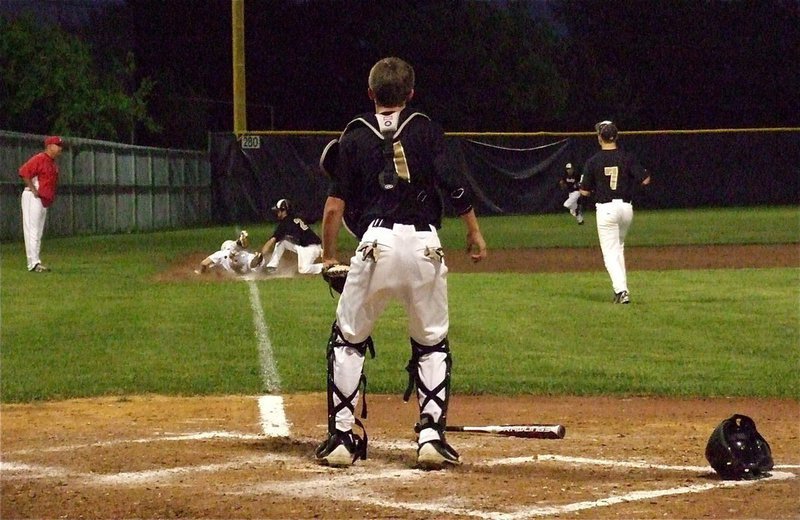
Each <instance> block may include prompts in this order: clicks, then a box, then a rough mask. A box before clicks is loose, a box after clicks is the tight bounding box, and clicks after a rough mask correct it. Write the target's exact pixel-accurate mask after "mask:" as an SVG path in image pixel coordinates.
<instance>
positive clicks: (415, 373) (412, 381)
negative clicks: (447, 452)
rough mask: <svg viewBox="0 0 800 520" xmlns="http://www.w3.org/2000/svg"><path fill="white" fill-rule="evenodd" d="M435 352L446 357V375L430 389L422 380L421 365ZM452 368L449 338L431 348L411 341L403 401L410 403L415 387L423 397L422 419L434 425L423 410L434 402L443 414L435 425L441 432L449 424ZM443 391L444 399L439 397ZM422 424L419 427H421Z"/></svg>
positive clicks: (421, 403) (421, 404) (421, 405)
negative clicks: (425, 357)
mask: <svg viewBox="0 0 800 520" xmlns="http://www.w3.org/2000/svg"><path fill="white" fill-rule="evenodd" d="M433 352H442V353H444V354H445V355H446V357H445V374H444V377H443V378H442V380H441V381H440V382H439V383H438V384H437V385H435V386H434V387H433V388H428V387H426V386H425V384H424V383H423V382H422V379H421V378H420V375H419V363H420V358H421V357H422V356H424V355H426V354H430V353H433ZM452 366H453V358H452V356H451V355H450V343H449V342H448V340H447V338H444V339H443V340H442V341H440V342H439V343H437V344H435V345H430V346H426V345H421V344H419V343H417V342H416V341H414V340H413V339H412V340H411V359H410V360H409V361H408V365H407V366H406V370H407V371H408V387H406V391H405V394H403V400H404V401H408V400H409V399H410V398H411V394H412V392H413V391H414V386H416V387H417V393H418V395H419V396H420V397H422V401H421V402H420V403H419V409H420V414H421V417H422V418H424V417H427V418H428V422H430V423H433V418H432V417H431V416H430V415H429V414H423V413H422V410H424V409H425V406H426V405H427V404H428V403H429V402H431V401H433V402H434V403H436V404H437V405H438V406H439V409H440V410H441V414H440V415H439V420H438V421H436V422H435V423H433V424H436V428H437V430H438V431H440V432H443V431H444V427H445V425H446V424H447V408H448V404H449V401H450V372H451V369H452ZM442 390H444V397H443V398H442V397H439V396H438V394H439V392H441V391H442ZM421 423H422V421H420V424H421ZM420 424H418V425H417V426H418V427H419V426H420ZM426 426H428V425H426ZM417 433H419V430H417Z"/></svg>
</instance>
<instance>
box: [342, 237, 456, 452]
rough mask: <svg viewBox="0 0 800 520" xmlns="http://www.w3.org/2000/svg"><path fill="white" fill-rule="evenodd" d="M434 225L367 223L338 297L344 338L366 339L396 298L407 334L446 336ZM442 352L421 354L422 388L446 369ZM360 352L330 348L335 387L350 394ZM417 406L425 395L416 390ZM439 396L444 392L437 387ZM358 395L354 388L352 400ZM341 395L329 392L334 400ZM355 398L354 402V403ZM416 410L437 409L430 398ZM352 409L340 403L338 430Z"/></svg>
mask: <svg viewBox="0 0 800 520" xmlns="http://www.w3.org/2000/svg"><path fill="white" fill-rule="evenodd" d="M441 247H442V245H441V242H440V240H439V236H438V235H437V233H436V231H435V229H434V228H432V227H431V230H430V231H417V230H416V229H415V228H414V226H409V225H404V224H394V227H393V228H392V229H386V228H382V227H369V228H368V229H367V231H366V232H365V233H364V236H363V238H362V239H361V242H360V244H359V247H358V249H357V250H356V254H355V255H354V256H353V257H352V258H351V259H350V273H349V274H348V276H347V284H346V285H345V288H344V292H343V293H342V295H341V296H340V297H339V304H338V307H337V309H336V323H337V324H338V326H339V329H340V330H341V332H342V335H343V337H344V339H345V340H347V341H348V342H350V343H356V344H358V343H361V342H363V341H365V340H366V339H367V338H368V337H369V336H370V335H371V334H372V330H373V328H374V327H375V323H376V322H377V320H378V318H379V317H380V316H381V314H382V313H383V311H384V310H385V309H386V307H387V305H388V304H389V303H390V302H391V301H392V300H398V301H399V302H400V303H401V304H402V305H403V307H404V308H405V311H406V314H407V315H408V335H409V336H410V337H411V338H412V339H413V340H414V341H416V342H417V343H420V344H422V345H435V344H437V343H439V342H441V341H442V340H444V339H445V338H446V337H447V333H448V329H449V327H450V319H449V310H448V302H447V266H446V265H445V263H444V258H443V257H442V256H440V255H438V254H437V252H438V253H441ZM446 359H447V354H446V353H444V352H432V353H429V354H425V355H423V356H422V357H421V358H420V362H419V375H420V378H421V380H422V382H423V384H424V385H425V386H426V387H427V388H435V387H436V386H437V385H439V383H441V382H442V381H443V380H444V378H445V375H446V372H447V367H446ZM363 365H364V356H362V355H360V354H359V353H358V352H357V351H356V350H355V349H353V348H349V347H348V348H336V349H334V365H333V375H334V381H335V383H336V386H337V388H339V390H341V391H342V393H343V394H344V395H350V394H352V393H353V392H355V391H356V389H357V388H358V383H359V381H360V378H361V371H362V368H363ZM417 395H418V399H419V404H420V406H421V405H422V403H423V401H424V399H423V397H422V396H421V395H420V394H419V392H418V394H417ZM437 396H438V397H440V398H444V396H445V390H444V389H442V390H441V391H440V392H439V393H438V394H437ZM357 400H358V395H357V394H356V401H357ZM339 402H340V399H339V397H338V396H335V395H334V404H335V405H338V404H339ZM355 404H356V403H353V405H354V408H355ZM420 413H428V414H430V415H431V417H432V419H433V420H434V421H438V420H439V418H440V416H441V413H442V410H441V409H440V408H439V405H438V404H436V403H435V402H433V401H432V400H429V401H428V402H427V404H426V405H425V409H422V410H420ZM353 423H354V417H353V413H352V412H351V411H350V410H349V409H347V408H345V409H343V410H341V411H339V412H337V414H336V427H337V429H339V430H341V431H347V430H350V429H351V428H352V427H353ZM436 438H438V433H437V432H436V431H435V430H434V429H432V428H426V429H424V430H423V431H422V432H420V438H419V442H420V443H424V442H427V441H429V440H433V439H436Z"/></svg>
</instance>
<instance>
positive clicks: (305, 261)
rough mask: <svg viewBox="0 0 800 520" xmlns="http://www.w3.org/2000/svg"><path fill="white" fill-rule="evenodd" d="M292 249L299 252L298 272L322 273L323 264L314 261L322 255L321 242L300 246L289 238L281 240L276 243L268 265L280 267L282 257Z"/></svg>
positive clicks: (296, 252)
mask: <svg viewBox="0 0 800 520" xmlns="http://www.w3.org/2000/svg"><path fill="white" fill-rule="evenodd" d="M287 250H288V251H292V252H294V253H295V254H297V272H298V273H300V274H320V273H321V272H322V264H321V263H314V262H315V261H316V260H317V259H318V258H319V257H321V256H322V246H321V245H319V244H312V245H310V246H298V245H297V244H295V243H293V242H291V241H289V240H281V241H280V242H277V243H276V244H275V248H274V249H273V250H272V257H271V258H270V259H269V262H267V267H271V268H275V269H277V268H278V264H280V263H281V257H283V253H285V252H286V251H287Z"/></svg>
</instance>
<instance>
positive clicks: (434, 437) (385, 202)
mask: <svg viewBox="0 0 800 520" xmlns="http://www.w3.org/2000/svg"><path fill="white" fill-rule="evenodd" d="M368 95H369V97H370V99H372V100H373V101H374V103H375V111H374V112H372V113H368V114H362V115H360V116H358V117H356V118H355V119H354V120H353V121H352V122H351V123H350V124H348V125H347V127H346V128H345V130H344V132H343V133H342V135H341V137H340V138H339V140H338V141H336V140H334V141H333V142H332V143H331V144H329V145H328V147H326V149H325V152H323V157H322V158H321V161H320V164H321V165H322V166H323V168H324V169H325V170H326V171H327V172H328V173H329V174H330V175H331V182H330V188H329V191H328V198H327V200H326V201H325V210H324V212H323V221H322V242H323V250H324V254H323V262H324V264H325V265H326V266H327V265H334V264H336V263H338V262H339V260H338V258H337V250H336V247H337V237H338V234H339V230H340V228H341V225H342V223H344V224H345V225H346V227H347V228H348V229H349V230H350V231H351V232H353V234H354V235H355V236H356V237H357V238H358V239H359V244H358V247H357V248H356V251H355V253H354V255H353V256H352V258H351V259H350V273H349V275H348V276H347V281H346V282H345V285H344V289H343V290H342V294H341V296H340V298H339V304H338V307H337V309H336V321H334V323H333V326H332V328H331V329H332V330H331V334H330V338H329V340H328V351H327V355H328V436H327V438H326V440H325V441H323V442H322V444H320V446H319V447H318V448H317V450H316V452H315V456H316V458H317V460H319V461H321V462H323V463H325V464H329V465H331V466H349V465H351V464H352V463H354V462H355V461H356V460H358V459H359V458H366V440H367V436H366V430H364V427H363V424H362V423H361V421H360V420H358V419H356V418H355V415H354V413H355V409H356V405H357V403H358V400H359V389H360V387H361V384H362V382H365V379H364V378H363V366H364V356H365V354H366V352H367V351H368V350H369V351H370V352H372V353H373V355H374V345H373V342H372V338H371V334H372V330H373V327H374V326H375V323H376V322H377V320H378V318H379V317H380V315H381V314H382V313H383V310H384V309H385V308H386V306H387V305H388V304H389V303H390V301H391V300H399V301H400V302H401V303H402V305H403V307H404V308H405V310H406V312H407V314H408V335H409V336H410V344H411V359H410V360H409V362H408V366H407V367H406V370H407V371H408V374H409V384H408V388H407V389H406V393H405V396H404V398H405V400H408V399H409V398H410V397H411V395H412V393H413V391H414V387H416V390H417V391H416V396H417V402H418V405H419V422H418V423H417V425H416V427H415V428H414V429H415V432H416V433H417V445H418V449H417V464H418V465H419V466H420V467H442V466H446V465H452V464H459V463H460V462H461V459H460V457H459V455H458V453H457V452H456V451H455V450H454V449H453V448H452V447H451V446H450V445H449V444H448V443H447V441H446V440H445V434H444V432H445V425H446V420H447V410H448V403H449V395H450V370H451V366H452V358H451V356H450V345H449V342H448V338H447V335H448V330H449V324H450V322H449V313H448V305H447V265H446V264H445V261H444V252H443V250H442V245H441V242H440V241H439V236H438V234H437V229H438V228H439V227H440V226H441V220H442V202H443V198H442V197H443V196H444V197H447V198H448V199H449V201H450V202H451V203H452V205H453V207H454V208H455V209H456V211H457V212H458V214H459V215H460V216H461V220H462V221H463V223H464V225H465V227H466V231H467V235H466V239H467V252H468V253H469V254H470V255H471V257H472V260H473V261H475V262H477V261H480V260H482V259H483V258H485V257H486V242H485V241H484V239H483V236H482V234H481V231H480V227H479V226H478V220H477V218H476V217H475V212H474V211H473V209H472V205H471V202H470V197H469V193H468V192H467V190H466V189H465V188H464V186H463V185H462V184H460V183H459V182H458V172H457V171H456V170H455V169H454V168H453V167H452V165H451V164H450V162H449V161H448V159H447V155H446V153H445V146H444V133H443V132H442V129H441V128H440V127H439V126H438V125H437V124H435V123H433V122H432V121H431V120H430V118H429V117H428V116H426V115H425V114H423V113H421V112H416V111H413V110H410V109H408V108H406V102H408V101H410V100H411V98H412V97H413V95H414V69H413V68H412V67H411V66H410V65H409V64H408V63H406V62H404V61H403V60H401V59H398V58H385V59H382V60H380V61H378V62H377V63H376V64H375V65H374V66H373V67H372V70H371V71H370V74H369V89H368ZM364 416H365V414H364V413H362V418H363V417H364ZM354 425H357V426H359V427H361V429H362V430H363V434H364V435H363V438H362V437H361V436H359V435H356V434H354V433H353V431H352V428H353V426H354Z"/></svg>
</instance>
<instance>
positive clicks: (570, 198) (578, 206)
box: [558, 163, 584, 225]
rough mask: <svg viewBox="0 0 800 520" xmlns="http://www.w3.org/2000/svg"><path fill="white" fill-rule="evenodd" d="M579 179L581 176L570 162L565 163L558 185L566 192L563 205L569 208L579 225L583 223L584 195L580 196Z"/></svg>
mask: <svg viewBox="0 0 800 520" xmlns="http://www.w3.org/2000/svg"><path fill="white" fill-rule="evenodd" d="M580 180H581V177H580V175H579V174H578V172H577V171H576V170H575V168H573V167H572V163H567V164H566V165H565V166H564V173H563V175H562V176H561V178H560V179H558V186H559V187H560V188H561V189H562V190H564V191H566V192H567V200H565V201H564V207H565V208H567V209H568V210H569V213H570V215H572V216H573V217H575V220H577V221H578V224H579V225H583V206H584V197H583V196H581V191H580V188H581V187H580Z"/></svg>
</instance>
